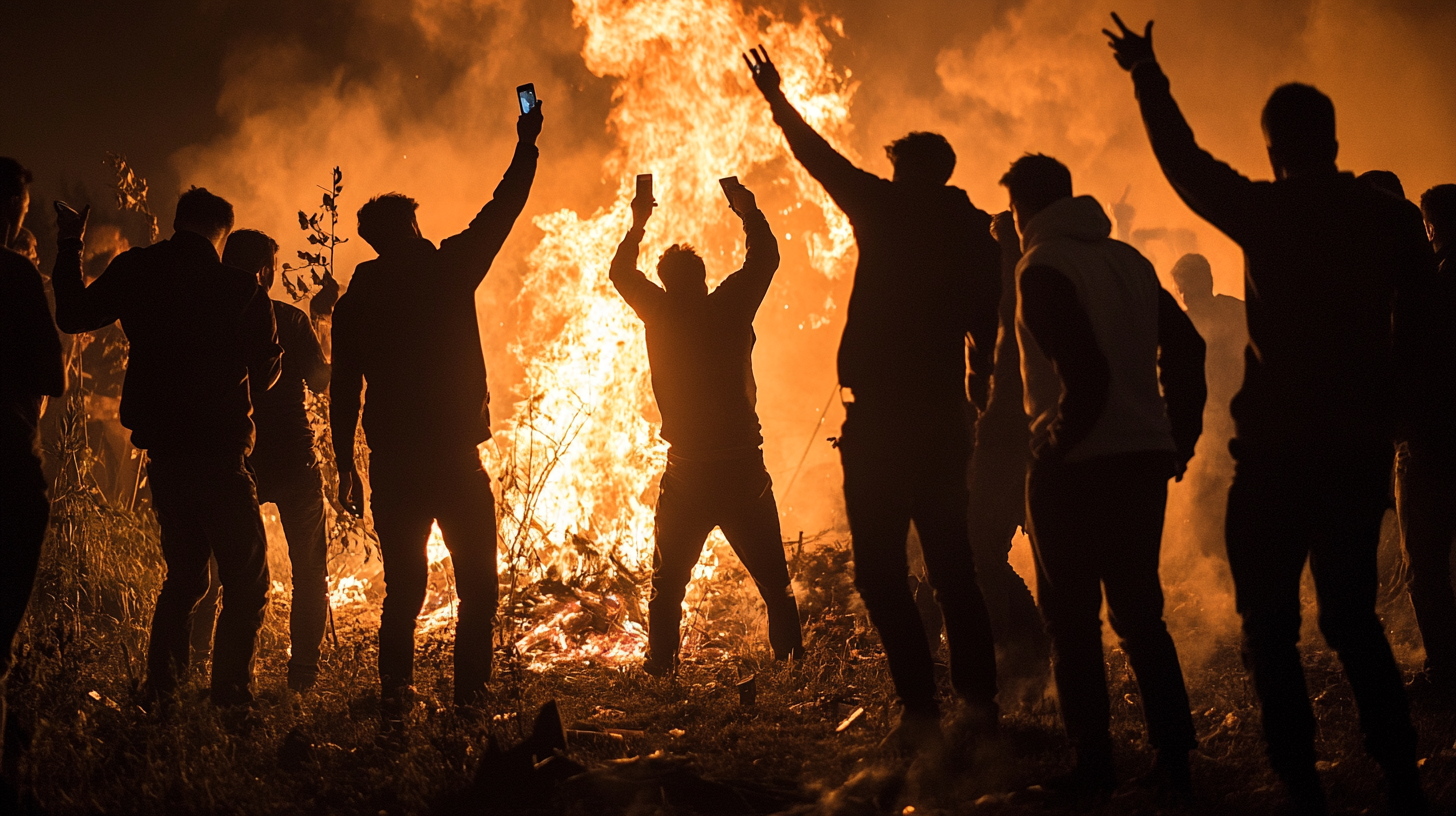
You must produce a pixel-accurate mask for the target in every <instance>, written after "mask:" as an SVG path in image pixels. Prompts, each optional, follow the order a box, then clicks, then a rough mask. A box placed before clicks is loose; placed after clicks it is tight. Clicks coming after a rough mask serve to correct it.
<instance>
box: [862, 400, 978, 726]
mask: <svg viewBox="0 0 1456 816" xmlns="http://www.w3.org/2000/svg"><path fill="white" fill-rule="evenodd" d="M966 410H967V406H965V405H956V406H946V407H941V408H937V409H934V410H920V411H907V410H903V409H901V408H899V407H894V408H881V407H878V406H870V405H866V404H864V403H851V404H849V405H848V406H847V416H846V418H845V421H844V428H843V430H842V431H841V432H840V439H839V453H840V458H841V461H842V463H843V466H844V504H845V509H846V511H847V512H848V514H849V528H850V534H851V536H852V537H853V550H854V583H855V587H856V588H857V589H858V590H859V594H860V598H861V599H862V600H863V601H864V605H865V609H866V610H867V611H868V612H869V616H870V621H871V622H872V623H873V624H874V625H875V628H876V629H877V630H878V631H879V633H880V641H881V642H882V643H883V644H884V649H885V657H886V659H887V660H888V662H889V665H890V675H891V677H892V678H893V679H894V681H895V691H896V693H898V694H899V695H900V700H901V702H902V703H903V704H904V706H905V709H906V711H908V712H913V713H916V714H923V715H934V714H937V713H938V712H939V706H938V704H937V703H936V690H935V664H934V660H933V658H932V656H931V652H930V645H929V643H927V642H926V638H925V629H924V626H923V624H922V623H921V617H920V611H919V609H918V608H917V607H916V605H915V598H914V596H913V595H912V594H911V592H910V586H909V581H908V578H909V564H908V559H907V555H906V549H905V548H906V537H907V536H908V534H909V531H910V522H912V521H913V522H915V529H916V531H917V532H918V533H919V535H920V547H921V550H922V551H923V553H924V555H925V569H926V578H927V580H928V581H929V583H930V586H931V587H932V588H933V589H934V590H935V600H936V602H937V603H938V604H939V605H940V609H941V613H942V616H943V618H944V621H945V637H946V642H947V644H948V645H949V647H950V665H951V684H952V686H953V687H954V688H955V690H956V692H957V693H958V694H959V695H961V696H962V697H964V698H965V699H966V701H967V702H969V703H970V704H971V705H973V706H976V707H977V708H980V709H981V710H982V711H983V712H994V711H995V706H996V702H995V700H996V649H995V644H994V642H993V640H992V636H991V622H990V619H989V618H988V616H987V614H986V603H985V601H984V600H983V599H982V596H981V590H980V587H979V586H978V584H977V582H976V566H975V557H974V556H973V554H972V552H971V542H970V538H969V535H968V533H967V521H966V505H967V501H968V498H967V491H966V462H967V460H968V458H969V456H970V437H969V433H968V429H967V425H968V423H967V421H966V416H965V411H966Z"/></svg>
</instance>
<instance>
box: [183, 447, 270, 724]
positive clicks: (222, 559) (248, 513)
mask: <svg viewBox="0 0 1456 816" xmlns="http://www.w3.org/2000/svg"><path fill="white" fill-rule="evenodd" d="M210 467H213V466H210ZM215 467H216V470H215V471H213V472H211V473H209V474H208V475H207V476H206V477H205V478H203V479H201V481H202V483H203V484H205V485H206V494H205V495H204V496H203V497H201V498H202V501H201V502H200V503H199V504H198V505H197V510H198V511H199V515H200V516H201V518H200V526H201V527H202V529H203V531H204V533H205V535H206V537H207V542H208V544H209V545H210V549H211V550H212V555H213V557H215V558H216V559H217V575H218V579H219V580H220V581H221V582H222V610H221V611H219V612H218V615H217V629H216V632H215V634H214V635H213V648H212V699H213V702H215V703H218V704H220V705H231V704H239V703H247V702H251V701H252V699H253V693H252V681H253V653H254V649H255V648H256V645H257V638H258V630H259V629H260V628H262V626H263V610H264V608H265V607H267V605H268V589H269V586H270V583H269V577H268V538H267V534H266V533H265V532H264V530H263V517H262V515H260V514H259V512H258V495H257V492H256V488H255V487H254V482H253V474H252V472H251V471H250V470H249V469H248V467H247V465H246V463H245V462H244V461H243V459H242V457H238V458H237V459H235V460H232V461H229V462H226V463H223V464H219V465H216V466H215Z"/></svg>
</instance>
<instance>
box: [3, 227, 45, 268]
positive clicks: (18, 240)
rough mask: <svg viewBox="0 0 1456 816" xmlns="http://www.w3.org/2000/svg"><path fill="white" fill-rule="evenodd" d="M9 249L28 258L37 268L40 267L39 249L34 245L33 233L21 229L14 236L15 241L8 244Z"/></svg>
mask: <svg viewBox="0 0 1456 816" xmlns="http://www.w3.org/2000/svg"><path fill="white" fill-rule="evenodd" d="M10 248H11V249H12V250H14V251H16V252H18V253H20V254H21V255H24V256H25V257H27V258H29V259H30V262H31V263H33V264H35V265H36V266H37V267H39V266H40V247H39V245H37V244H36V240H35V233H33V232H31V231H30V230H28V229H26V228H25V227H21V228H20V231H19V232H17V233H16V234H15V240H13V241H11V242H10Z"/></svg>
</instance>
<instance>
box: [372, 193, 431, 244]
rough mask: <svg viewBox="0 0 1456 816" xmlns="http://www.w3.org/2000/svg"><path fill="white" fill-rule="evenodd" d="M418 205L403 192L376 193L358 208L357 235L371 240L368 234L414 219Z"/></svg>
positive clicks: (386, 231)
mask: <svg viewBox="0 0 1456 816" xmlns="http://www.w3.org/2000/svg"><path fill="white" fill-rule="evenodd" d="M419 207H420V205H419V204H418V203H417V202H416V201H415V200H414V199H413V198H410V197H409V196H407V195H405V194H403V193H385V194H384V195H377V196H375V197H373V198H371V199H369V200H368V201H367V202H365V204H364V206H362V207H360V208H359V237H361V238H363V239H364V240H366V241H371V242H372V240H373V239H372V238H371V237H370V236H376V237H377V236H380V235H384V234H386V233H388V232H390V230H391V229H394V228H398V227H402V226H404V225H406V224H409V223H411V222H412V221H414V218H415V210H417V209H419Z"/></svg>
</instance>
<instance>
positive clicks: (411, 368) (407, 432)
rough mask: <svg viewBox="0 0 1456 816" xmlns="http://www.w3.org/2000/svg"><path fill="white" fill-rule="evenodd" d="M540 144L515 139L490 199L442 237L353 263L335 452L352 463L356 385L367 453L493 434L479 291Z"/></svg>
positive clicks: (336, 382)
mask: <svg viewBox="0 0 1456 816" xmlns="http://www.w3.org/2000/svg"><path fill="white" fill-rule="evenodd" d="M537 155H538V153H537V150H536V147H535V146H534V145H530V144H518V145H516V152H515V156H514V158H512V159H511V166H510V168H509V169H507V170H506V173H505V177H504V178H502V179H501V182H500V184H499V185H497V186H496V188H495V195H494V197H493V198H492V199H491V201H490V203H488V204H486V205H485V207H484V208H482V209H481V211H480V213H479V214H477V215H476V216H475V219H474V220H473V221H471V222H470V226H469V227H467V228H466V229H465V231H464V232H461V233H460V234H459V235H455V236H453V237H450V238H446V239H445V240H443V241H441V242H440V246H439V248H438V249H436V248H435V245H434V244H432V243H431V242H430V241H428V240H427V239H425V238H420V239H419V240H418V241H417V242H415V244H414V245H413V246H411V247H408V248H407V249H405V250H402V251H400V252H398V253H395V254H391V255H388V256H381V257H379V258H376V259H375V260H372V261H366V262H364V263H362V264H359V266H358V268H357V269H356V270H355V271H354V277H353V279H352V280H351V281H350V282H349V291H348V292H346V293H345V294H344V296H343V297H341V298H339V303H338V305H337V306H336V307H335V308H334V326H333V353H334V377H333V392H332V405H331V413H332V417H331V423H330V424H331V426H332V430H333V440H334V455H335V456H337V457H338V461H339V462H340V463H348V462H353V461H354V429H355V426H356V425H357V424H358V421H359V405H360V392H361V391H362V390H363V388H364V383H365V382H366V381H367V382H368V388H369V391H368V399H367V403H366V404H365V405H364V433H365V435H366V436H367V437H368V439H369V447H370V449H371V450H373V451H375V452H380V453H386V454H388V455H393V456H412V457H422V458H429V457H431V456H433V455H434V454H436V453H438V452H441V451H446V450H458V449H459V448H461V447H463V446H470V447H473V446H475V445H477V444H479V443H480V442H483V441H485V440H486V439H489V438H490V412H489V409H488V408H487V404H488V400H489V392H488V391H487V388H486V379H485V357H484V355H483V354H482V353H481V350H480V328H479V325H478V324H477V322H476V317H475V289H476V287H478V286H479V285H480V282H481V280H483V279H484V278H485V274H486V272H488V271H489V270H490V265H491V262H492V261H494V260H495V256H496V253H497V252H499V251H500V248H501V245H502V244H504V243H505V240H506V236H507V235H509V234H510V231H511V227H512V226H513V225H514V224H515V223H516V217H517V216H519V215H520V214H521V210H522V209H523V208H525V206H526V198H527V196H529V195H530V192H531V182H532V180H533V179H535V177H536V158H537Z"/></svg>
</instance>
